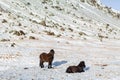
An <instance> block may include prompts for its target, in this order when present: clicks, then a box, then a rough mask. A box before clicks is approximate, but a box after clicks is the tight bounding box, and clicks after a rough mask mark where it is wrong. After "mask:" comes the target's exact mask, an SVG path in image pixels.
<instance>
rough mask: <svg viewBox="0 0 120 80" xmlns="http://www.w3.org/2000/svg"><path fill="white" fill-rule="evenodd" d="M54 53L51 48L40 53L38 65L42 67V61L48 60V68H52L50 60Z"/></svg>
mask: <svg viewBox="0 0 120 80" xmlns="http://www.w3.org/2000/svg"><path fill="white" fill-rule="evenodd" d="M54 53H55V51H54V50H53V49H51V50H50V52H49V53H44V52H43V53H42V54H40V56H39V58H40V63H39V66H40V67H41V68H44V62H48V68H52V61H53V59H54Z"/></svg>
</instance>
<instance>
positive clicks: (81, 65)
mask: <svg viewBox="0 0 120 80" xmlns="http://www.w3.org/2000/svg"><path fill="white" fill-rule="evenodd" d="M85 67H86V65H85V62H84V61H81V62H80V63H79V64H78V65H77V66H69V67H68V68H67V70H66V73H78V72H79V73H81V72H84V68H85Z"/></svg>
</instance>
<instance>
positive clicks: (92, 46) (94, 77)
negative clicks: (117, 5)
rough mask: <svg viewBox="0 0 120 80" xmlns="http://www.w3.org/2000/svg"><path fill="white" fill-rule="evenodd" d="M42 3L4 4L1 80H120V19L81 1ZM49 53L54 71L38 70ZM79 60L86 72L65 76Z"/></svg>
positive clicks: (19, 0)
mask: <svg viewBox="0 0 120 80" xmlns="http://www.w3.org/2000/svg"><path fill="white" fill-rule="evenodd" d="M43 1H44V0H36V1H34V0H15V1H14V0H0V25H1V26H0V50H1V51H0V80H119V79H120V77H119V75H120V71H119V69H120V54H119V52H120V36H119V35H120V26H119V25H120V20H119V19H116V18H113V17H112V16H110V15H108V14H105V13H103V12H102V11H101V10H98V9H97V8H95V7H94V6H91V5H89V4H87V3H82V2H80V0H66V1H65V0H60V1H59V0H46V1H48V2H47V3H42V2H43ZM49 1H50V2H49ZM28 2H29V3H30V4H29V5H28V4H27V3H28ZM99 3H100V2H99ZM52 6H54V8H53V7H52ZM55 6H57V7H55ZM45 7H46V9H45ZM59 8H60V9H61V10H59ZM2 9H3V10H2ZM4 20H6V21H7V22H6V21H4ZM43 20H45V21H46V25H47V26H44V25H43V24H41V23H40V22H41V21H43ZM107 24H109V26H107ZM19 30H22V31H23V32H24V33H25V35H23V34H22V35H17V33H16V34H15V32H14V31H18V33H19ZM47 32H48V33H49V32H53V33H54V35H50V34H48V33H47ZM98 34H100V35H102V36H106V37H108V38H102V41H101V40H100V37H99V36H98ZM58 35H61V36H58ZM30 36H33V37H35V39H30ZM6 40H8V41H6ZM13 43H15V45H14V46H11V45H12V44H13ZM50 49H54V50H55V55H54V61H53V68H52V69H48V68H47V63H45V68H40V67H39V55H40V54H41V53H42V52H49V50H50ZM80 61H85V64H86V68H85V72H83V73H74V74H68V73H66V72H65V71H66V69H67V67H68V66H71V65H78V63H79V62H80Z"/></svg>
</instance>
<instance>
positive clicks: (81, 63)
mask: <svg viewBox="0 0 120 80" xmlns="http://www.w3.org/2000/svg"><path fill="white" fill-rule="evenodd" d="M78 66H79V67H82V68H85V67H86V65H85V62H84V61H81V62H80V63H79V65H78Z"/></svg>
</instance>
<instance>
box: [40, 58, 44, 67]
mask: <svg viewBox="0 0 120 80" xmlns="http://www.w3.org/2000/svg"><path fill="white" fill-rule="evenodd" d="M43 63H44V62H43V61H42V60H40V63H39V66H40V67H41V68H44V65H43Z"/></svg>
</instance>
